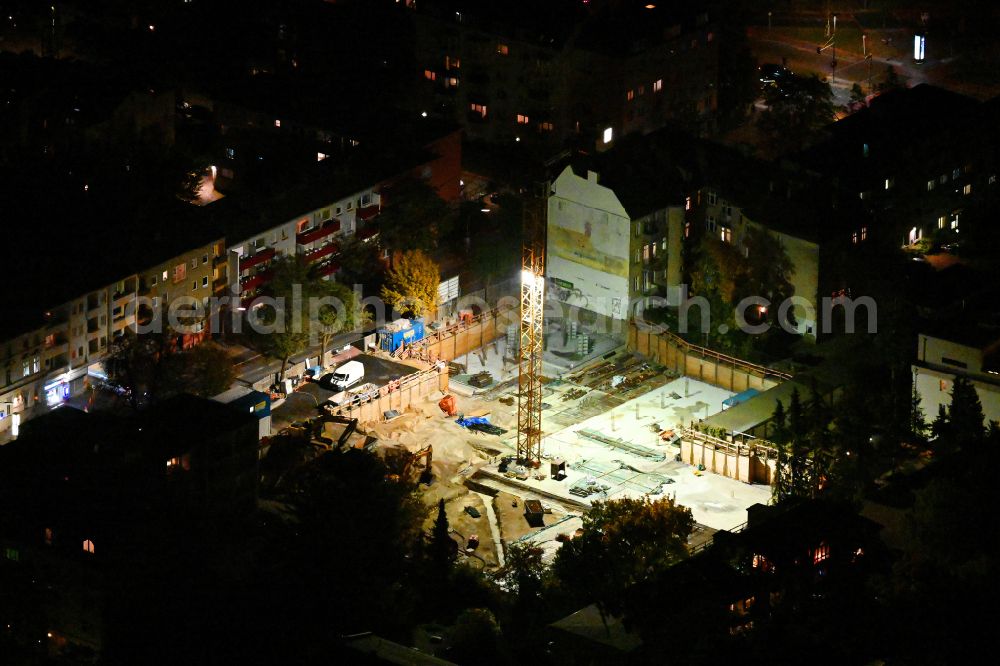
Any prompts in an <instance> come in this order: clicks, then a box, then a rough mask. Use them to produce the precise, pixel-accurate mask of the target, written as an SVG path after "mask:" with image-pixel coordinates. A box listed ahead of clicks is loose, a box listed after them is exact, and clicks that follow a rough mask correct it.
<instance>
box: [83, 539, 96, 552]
mask: <svg viewBox="0 0 1000 666" xmlns="http://www.w3.org/2000/svg"><path fill="white" fill-rule="evenodd" d="M83 552H85V553H90V554H91V555H93V554H94V542H93V541H91V540H90V539H87V540H85V541H84V542H83Z"/></svg>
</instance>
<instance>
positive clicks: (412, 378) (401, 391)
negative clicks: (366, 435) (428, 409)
mask: <svg viewBox="0 0 1000 666" xmlns="http://www.w3.org/2000/svg"><path fill="white" fill-rule="evenodd" d="M436 391H441V392H442V393H447V392H448V368H447V366H446V365H445V364H443V363H440V364H436V365H435V366H434V367H432V368H429V369H427V370H421V371H420V372H415V373H413V374H411V375H406V376H404V377H403V378H401V379H399V380H396V381H393V382H389V383H388V384H386V385H385V386H382V387H379V390H378V391H374V392H373V393H371V394H369V395H365V396H364V397H363V398H359V399H358V401H357V402H353V403H350V404H346V405H341V406H339V407H336V408H332V409H331V410H330V413H331V414H335V415H340V416H345V417H347V418H353V419H357V420H358V422H359V423H370V422H382V421H385V420H387V419H386V412H392V411H395V412H398V413H400V414H402V413H403V412H405V411H406V409H407V407H409V406H410V405H412V404H414V403H416V402H419V401H421V400H423V399H424V398H426V397H427V396H429V395H431V394H432V393H434V392H436Z"/></svg>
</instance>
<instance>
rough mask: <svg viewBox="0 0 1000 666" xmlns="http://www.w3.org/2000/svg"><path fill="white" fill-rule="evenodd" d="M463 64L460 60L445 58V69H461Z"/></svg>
mask: <svg viewBox="0 0 1000 666" xmlns="http://www.w3.org/2000/svg"><path fill="white" fill-rule="evenodd" d="M461 67H462V62H461V60H459V59H458V58H452V57H450V56H445V57H444V68H445V69H461Z"/></svg>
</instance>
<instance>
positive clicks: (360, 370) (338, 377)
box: [333, 361, 365, 391]
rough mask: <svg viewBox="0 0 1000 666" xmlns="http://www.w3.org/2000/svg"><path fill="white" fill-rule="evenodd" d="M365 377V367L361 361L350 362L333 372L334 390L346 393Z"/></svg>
mask: <svg viewBox="0 0 1000 666" xmlns="http://www.w3.org/2000/svg"><path fill="white" fill-rule="evenodd" d="M364 376H365V366H364V364H362V363H361V361H348V362H347V363H345V364H344V365H342V366H340V367H339V368H337V369H336V370H334V371H333V388H334V390H336V391H346V390H347V389H349V388H351V387H352V386H354V385H355V384H357V383H358V382H360V381H361V380H362V379H364Z"/></svg>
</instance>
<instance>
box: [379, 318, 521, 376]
mask: <svg viewBox="0 0 1000 666" xmlns="http://www.w3.org/2000/svg"><path fill="white" fill-rule="evenodd" d="M514 324H517V308H504V309H492V310H487V311H485V312H483V313H481V314H479V315H476V316H474V317H466V318H465V319H461V318H460V319H458V321H456V322H455V323H453V324H451V325H449V326H445V327H444V328H441V329H438V330H436V331H431V330H428V331H427V333H426V335H425V336H424V338H423V339H422V340H416V341H414V342H412V343H408V344H404V345H403V346H401V347H400V348H399V349H397V350H396V352H395V353H394V354H393V356H395V357H396V358H419V359H421V360H423V361H426V362H428V363H437V362H438V361H445V362H447V361H453V360H455V359H456V358H459V357H461V356H464V355H466V354H468V353H469V352H471V351H475V350H476V349H479V348H480V347H482V346H483V345H486V344H489V343H491V342H493V341H494V340H496V339H497V338H502V337H504V336H505V335H507V327H508V326H509V325H514Z"/></svg>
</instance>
